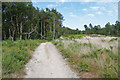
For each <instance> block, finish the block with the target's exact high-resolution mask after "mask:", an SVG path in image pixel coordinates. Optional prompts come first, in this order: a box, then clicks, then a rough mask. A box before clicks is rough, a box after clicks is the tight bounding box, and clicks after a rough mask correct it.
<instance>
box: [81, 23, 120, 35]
mask: <svg viewBox="0 0 120 80" xmlns="http://www.w3.org/2000/svg"><path fill="white" fill-rule="evenodd" d="M84 28H85V31H84V32H83V33H84V34H101V35H108V36H109V35H111V36H119V35H120V34H119V32H120V22H119V21H116V22H115V24H110V23H109V22H108V23H107V24H106V25H105V27H103V28H101V26H100V25H95V26H92V24H91V23H90V24H89V26H87V25H84Z"/></svg>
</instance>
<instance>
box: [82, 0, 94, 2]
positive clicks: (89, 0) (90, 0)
mask: <svg viewBox="0 0 120 80" xmlns="http://www.w3.org/2000/svg"><path fill="white" fill-rule="evenodd" d="M94 1H96V0H84V2H94Z"/></svg>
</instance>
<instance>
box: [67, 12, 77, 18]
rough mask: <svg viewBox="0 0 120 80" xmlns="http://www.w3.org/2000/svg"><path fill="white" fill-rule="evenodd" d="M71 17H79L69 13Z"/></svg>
mask: <svg viewBox="0 0 120 80" xmlns="http://www.w3.org/2000/svg"><path fill="white" fill-rule="evenodd" d="M69 16H71V17H77V15H75V14H73V13H69Z"/></svg>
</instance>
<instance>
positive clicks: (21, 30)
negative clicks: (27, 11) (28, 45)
mask: <svg viewBox="0 0 120 80" xmlns="http://www.w3.org/2000/svg"><path fill="white" fill-rule="evenodd" d="M20 40H22V22H21V24H20Z"/></svg>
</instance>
